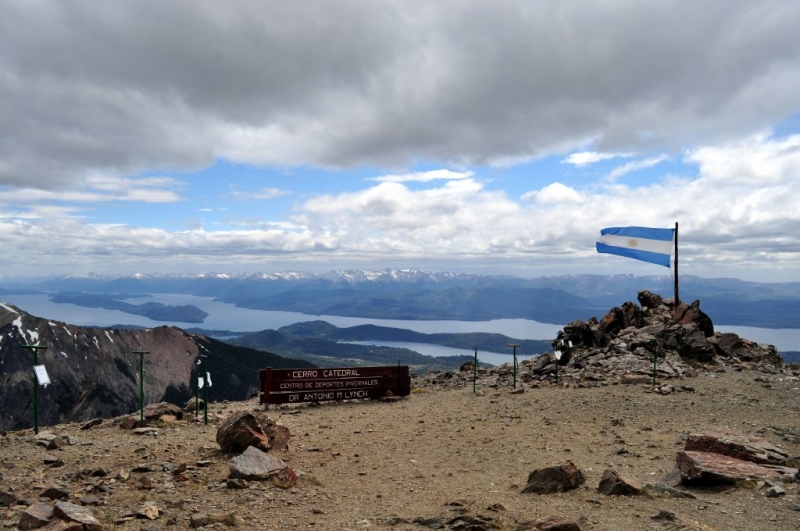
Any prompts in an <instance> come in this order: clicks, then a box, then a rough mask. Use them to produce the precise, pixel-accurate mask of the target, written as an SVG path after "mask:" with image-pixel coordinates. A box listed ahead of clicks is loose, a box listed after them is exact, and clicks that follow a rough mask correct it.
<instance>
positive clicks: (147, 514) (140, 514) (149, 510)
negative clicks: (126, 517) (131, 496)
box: [136, 505, 159, 520]
mask: <svg viewBox="0 0 800 531" xmlns="http://www.w3.org/2000/svg"><path fill="white" fill-rule="evenodd" d="M158 515H159V510H158V507H155V506H153V505H145V506H143V507H140V508H139V510H138V511H136V517H137V518H146V519H148V520H155V519H156V518H158Z"/></svg>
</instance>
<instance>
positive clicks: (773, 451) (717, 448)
mask: <svg viewBox="0 0 800 531" xmlns="http://www.w3.org/2000/svg"><path fill="white" fill-rule="evenodd" d="M684 450H691V451H695V452H711V453H715V454H722V455H727V456H730V457H735V458H736V459H741V460H742V461H751V462H753V463H758V464H763V465H781V466H782V465H785V464H786V460H787V459H788V457H789V454H787V453H786V452H784V451H783V450H781V449H780V448H778V447H777V446H775V445H773V444H772V443H771V442H769V441H767V440H765V439H761V438H759V437H755V436H753V435H745V434H741V433H737V432H735V431H733V430H731V429H730V428H728V427H723V428H714V429H712V430H709V431H704V432H702V433H692V434H690V435H689V438H688V439H687V440H686V446H685V447H684Z"/></svg>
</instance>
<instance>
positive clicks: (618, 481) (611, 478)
mask: <svg viewBox="0 0 800 531" xmlns="http://www.w3.org/2000/svg"><path fill="white" fill-rule="evenodd" d="M597 491H598V492H599V493H601V494H605V495H606V496H636V495H639V494H641V493H642V487H640V486H639V485H638V484H637V483H636V482H635V481H633V480H632V479H629V478H626V477H625V476H621V475H619V473H618V472H617V471H616V470H613V469H611V468H609V469H606V471H605V472H603V476H602V477H601V478H600V485H598V487H597Z"/></svg>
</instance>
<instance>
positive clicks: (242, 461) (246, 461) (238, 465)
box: [230, 446, 287, 481]
mask: <svg viewBox="0 0 800 531" xmlns="http://www.w3.org/2000/svg"><path fill="white" fill-rule="evenodd" d="M286 467H287V465H286V463H285V462H283V461H282V460H280V459H278V458H277V457H275V456H273V455H270V454H268V453H266V452H262V451H261V450H259V449H258V448H255V447H254V446H250V447H248V448H247V450H245V451H244V453H242V455H238V456H236V457H234V458H232V459H231V461H230V477H231V478H233V479H248V480H256V481H262V480H267V479H270V478H271V477H273V476H276V475H278V474H279V473H280V472H281V471H282V470H284V469H285V468H286Z"/></svg>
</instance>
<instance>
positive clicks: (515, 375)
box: [506, 343, 519, 389]
mask: <svg viewBox="0 0 800 531" xmlns="http://www.w3.org/2000/svg"><path fill="white" fill-rule="evenodd" d="M506 346H507V347H511V348H513V349H514V365H513V368H512V374H513V375H514V389H516V388H517V347H518V346H519V345H518V344H516V343H509V344H508V345H506Z"/></svg>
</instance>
